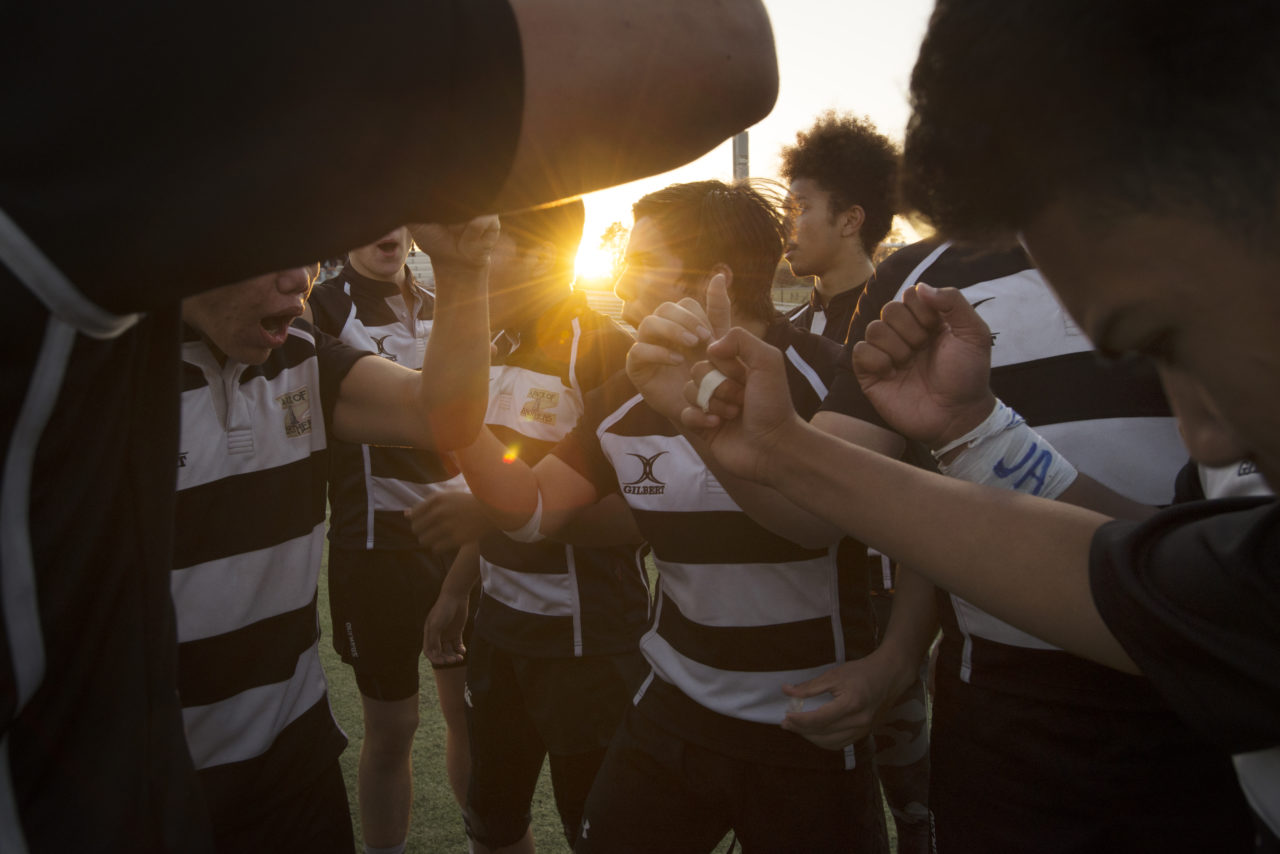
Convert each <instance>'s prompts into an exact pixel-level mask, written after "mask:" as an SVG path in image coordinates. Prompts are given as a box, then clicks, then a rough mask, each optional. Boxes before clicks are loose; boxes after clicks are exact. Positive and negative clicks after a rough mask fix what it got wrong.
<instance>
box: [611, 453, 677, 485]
mask: <svg viewBox="0 0 1280 854" xmlns="http://www.w3.org/2000/svg"><path fill="white" fill-rule="evenodd" d="M666 453H667V452H666V451H659V452H658V453H656V454H654V455H653V456H652V457H646V456H643V455H641V454H628V456H632V457H635V458H636V459H637V460H639V461H640V465H641V466H643V467H644V468H643V471H641V472H640V476H639V477H638V478H636V479H635V480H633V481H631V482H629V483H624V484H622V491H623V492H624V493H625V494H627V495H662V494H663V493H665V492H666V491H667V485H666V483H664V482H663V481H661V480H659V479H658V476H657V475H656V474H654V473H653V464H654V463H656V462H657V461H658V458H659V457H661V456H663V455H664V454H666ZM649 484H653V485H652V486H650V485H649Z"/></svg>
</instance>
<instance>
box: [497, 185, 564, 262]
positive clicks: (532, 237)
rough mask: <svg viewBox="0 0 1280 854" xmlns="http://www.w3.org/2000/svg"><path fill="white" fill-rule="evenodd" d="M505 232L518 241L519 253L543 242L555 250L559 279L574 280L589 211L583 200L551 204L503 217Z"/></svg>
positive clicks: (501, 219)
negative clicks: (579, 247)
mask: <svg viewBox="0 0 1280 854" xmlns="http://www.w3.org/2000/svg"><path fill="white" fill-rule="evenodd" d="M499 220H500V221H501V223H502V233H503V234H504V235H506V236H508V237H510V238H511V239H512V240H513V241H515V244H516V248H517V249H518V250H519V251H520V252H528V251H529V250H530V249H534V248H536V247H537V246H539V245H541V244H543V243H550V244H551V245H552V246H553V247H555V250H556V254H555V271H554V275H555V276H556V278H564V279H572V278H573V262H574V259H575V258H576V257H577V255H578V246H579V244H581V243H582V227H583V223H584V222H585V220H586V208H585V206H584V205H583V204H582V200H581V199H573V200H572V201H568V202H564V203H561V204H555V205H548V206H545V207H540V208H533V209H531V210H526V211H519V212H518V213H510V214H506V213H504V214H502V215H501V216H500V217H499Z"/></svg>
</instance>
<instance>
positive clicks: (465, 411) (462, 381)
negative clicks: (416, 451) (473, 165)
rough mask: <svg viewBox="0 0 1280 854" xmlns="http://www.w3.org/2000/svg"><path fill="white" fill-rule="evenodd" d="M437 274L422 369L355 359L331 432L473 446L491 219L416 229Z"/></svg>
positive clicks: (480, 398) (484, 353)
mask: <svg viewBox="0 0 1280 854" xmlns="http://www.w3.org/2000/svg"><path fill="white" fill-rule="evenodd" d="M413 234H414V239H415V240H416V241H417V242H418V245H419V246H422V248H423V249H424V250H425V251H427V253H428V254H429V255H430V256H431V260H432V266H433V268H434V269H435V271H436V322H435V323H434V324H433V327H432V333H431V337H430V338H429V339H428V341H427V354H426V358H425V359H424V360H423V363H422V370H421V371H412V370H409V369H407V368H404V367H402V366H400V365H397V364H395V363H393V362H388V361H386V360H384V359H361V360H360V361H358V362H356V363H355V365H353V366H352V368H351V370H350V371H349V372H348V373H347V376H346V377H345V378H344V379H343V381H342V385H341V387H340V388H339V393H338V400H337V402H336V404H335V405H334V412H333V428H334V432H335V433H336V434H337V435H338V437H339V438H342V439H345V440H347V441H349V442H359V443H361V444H366V445H412V446H414V447H418V448H428V449H435V450H442V451H444V450H452V449H453V448H457V447H460V446H462V445H465V444H467V443H469V442H471V441H472V440H473V439H474V438H475V435H476V432H477V431H478V430H479V429H480V425H481V424H482V423H483V421H484V413H485V408H486V404H487V401H488V394H489V374H488V366H489V310H488V287H487V285H488V280H489V267H488V265H489V254H490V252H491V251H492V249H493V244H494V243H495V242H496V241H497V239H498V221H497V217H480V218H477V219H474V220H472V221H471V222H469V223H466V224H464V225H460V226H451V227H449V228H443V227H441V226H414V227H413Z"/></svg>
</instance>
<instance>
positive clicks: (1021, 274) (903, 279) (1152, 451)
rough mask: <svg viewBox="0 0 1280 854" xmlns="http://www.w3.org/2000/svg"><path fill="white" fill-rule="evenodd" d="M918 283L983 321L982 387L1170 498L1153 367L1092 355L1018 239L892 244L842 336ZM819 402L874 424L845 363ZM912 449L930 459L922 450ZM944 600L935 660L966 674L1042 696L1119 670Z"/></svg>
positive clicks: (1165, 425) (1095, 473)
mask: <svg viewBox="0 0 1280 854" xmlns="http://www.w3.org/2000/svg"><path fill="white" fill-rule="evenodd" d="M917 282H926V283H928V284H930V285H932V286H934V287H938V288H942V287H954V288H960V289H962V290H963V291H964V295H965V297H966V298H967V299H968V300H969V302H970V304H972V305H973V306H974V308H975V309H976V310H977V312H978V314H979V315H980V316H981V317H982V319H983V320H984V321H986V323H987V325H988V326H989V327H990V329H991V340H992V350H991V387H992V389H993V390H994V391H995V393H996V395H997V396H998V397H999V398H1000V399H1001V400H1003V401H1004V402H1005V403H1007V404H1008V405H1009V406H1011V407H1013V408H1014V409H1016V410H1017V411H1018V412H1019V413H1020V414H1021V415H1022V416H1023V417H1024V418H1025V419H1026V421H1027V423H1028V424H1029V425H1031V426H1032V427H1034V428H1035V429H1036V430H1037V431H1038V432H1039V433H1040V434H1041V435H1042V436H1044V437H1045V438H1046V439H1047V440H1049V441H1050V442H1051V443H1052V444H1053V446H1054V447H1055V448H1057V449H1058V450H1059V451H1060V452H1061V453H1062V455H1063V456H1064V457H1066V458H1067V459H1068V460H1070V461H1071V462H1072V463H1073V464H1074V465H1075V466H1076V467H1077V468H1078V469H1079V470H1080V471H1081V472H1082V473H1084V474H1087V475H1089V476H1090V477H1092V478H1093V479H1095V480H1097V481H1099V482H1101V483H1102V484H1104V485H1105V486H1108V487H1110V488H1111V489H1113V490H1115V491H1116V492H1118V493H1120V494H1122V495H1124V496H1126V497H1128V498H1131V499H1133V500H1135V501H1139V502H1142V503H1146V504H1167V503H1169V501H1170V499H1171V498H1172V496H1173V484H1174V479H1175V476H1176V475H1177V472H1178V469H1179V467H1180V466H1181V465H1182V462H1183V461H1184V460H1185V458H1186V450H1185V448H1184V447H1183V445H1182V442H1181V439H1180V438H1179V436H1178V430H1177V426H1176V424H1175V423H1174V419H1173V418H1172V415H1171V412H1170V410H1169V406H1168V402H1167V401H1166V399H1165V397H1164V392H1163V390H1162V388H1161V386H1160V382H1159V379H1158V377H1157V376H1156V374H1155V371H1154V369H1153V368H1151V366H1149V365H1146V364H1110V363H1107V362H1105V361H1104V360H1103V359H1101V358H1100V357H1099V356H1098V355H1097V354H1096V353H1095V352H1094V350H1093V345H1092V343H1091V342H1090V341H1089V339H1088V338H1087V337H1085V335H1084V333H1083V332H1082V331H1081V330H1080V328H1079V326H1077V325H1076V323H1075V321H1074V320H1072V318H1071V317H1070V315H1068V314H1067V312H1066V310H1065V309H1064V308H1063V307H1062V304H1061V303H1060V302H1059V301H1058V298H1057V296H1056V295H1055V294H1054V293H1053V291H1052V290H1051V289H1050V288H1049V286H1048V285H1047V284H1046V283H1045V281H1044V278H1043V276H1041V275H1040V272H1039V271H1038V270H1036V269H1035V267H1034V266H1033V265H1032V263H1031V260H1030V259H1029V258H1028V257H1027V255H1026V253H1025V252H1023V251H1022V250H1021V249H1012V250H1008V251H1002V252H986V251H981V250H969V249H963V248H959V247H953V246H952V245H951V244H950V243H946V242H939V241H936V240H930V241H924V242H922V243H917V244H914V245H913V246H909V247H907V248H905V249H902V250H900V251H898V252H897V253H896V254H894V255H892V256H891V257H890V258H888V259H887V260H886V261H885V262H884V263H883V264H881V265H880V267H879V269H878V270H877V271H876V275H875V278H874V279H872V282H871V283H870V284H869V285H868V288H867V291H866V293H865V294H864V296H863V297H862V299H861V301H860V302H859V304H858V310H857V313H856V314H855V316H854V319H853V323H852V325H851V327H850V333H849V342H850V343H849V344H848V345H847V346H849V347H851V346H852V345H853V344H854V343H856V342H857V341H859V340H861V339H862V338H863V337H864V335H865V333H866V328H867V325H868V324H869V323H870V322H871V321H872V320H875V319H876V318H877V317H879V316H880V310H881V308H882V307H883V306H884V305H885V304H886V303H887V302H890V301H892V300H895V299H898V298H900V297H901V295H902V294H903V293H904V292H905V291H906V289H907V288H909V287H911V286H913V285H915V284H916V283H917ZM823 408H824V409H830V410H834V411H836V412H843V413H845V414H849V415H853V416H855V417H858V418H863V419H865V420H869V421H875V422H877V423H881V424H883V422H882V421H881V420H880V419H879V417H878V416H877V415H876V414H875V410H874V409H873V408H872V407H871V405H870V404H869V403H868V402H867V400H866V398H865V397H863V396H862V394H861V392H860V391H859V389H858V384H857V380H856V379H855V378H854V377H853V374H852V371H851V370H844V369H843V368H842V370H841V376H839V377H838V378H837V380H836V382H835V388H834V390H833V393H832V395H831V397H830V398H829V399H828V400H827V401H826V402H825V403H824V405H823ZM912 458H913V459H917V460H919V461H921V463H922V464H928V463H929V455H928V454H927V453H916V454H914V455H913V457H912ZM945 600H946V601H945V603H944V604H941V605H940V607H939V611H940V617H941V619H942V620H943V626H944V628H945V629H946V632H945V634H944V639H943V645H942V647H941V652H940V658H939V667H940V668H949V669H950V670H951V672H953V673H956V674H958V676H959V678H960V679H961V680H962V681H964V682H972V683H973V684H975V685H986V686H988V687H999V688H1002V689H1004V690H1011V691H1016V692H1018V693H1020V694H1026V693H1038V692H1044V693H1045V697H1046V699H1048V698H1053V697H1060V698H1065V697H1069V696H1073V695H1075V694H1076V692H1077V690H1078V689H1079V688H1080V686H1081V685H1088V684H1096V683H1097V682H1098V680H1103V679H1109V678H1110V677H1114V676H1117V674H1113V673H1104V671H1105V670H1106V669H1105V668H1102V667H1101V666H1099V665H1095V664H1092V663H1090V662H1087V661H1084V660H1083V659H1079V658H1076V657H1075V656H1071V655H1068V654H1067V653H1064V652H1062V651H1061V650H1059V649H1057V648H1056V647H1054V646H1051V645H1050V644H1047V643H1045V642H1044V641H1041V640H1040V639H1038V638H1035V637H1033V636H1031V635H1029V634H1027V633H1026V632H1023V631H1021V630H1019V629H1016V628H1014V627H1013V626H1010V625H1009V624H1007V623H1004V622H1002V621H1000V620H997V619H996V618H994V617H992V616H991V615H990V614H987V613H986V612H985V611H982V610H981V609H979V608H977V607H975V606H974V605H972V604H971V603H969V602H967V601H965V600H964V599H961V598H960V597H958V596H947V597H945ZM1108 684H1110V683H1109V682H1108Z"/></svg>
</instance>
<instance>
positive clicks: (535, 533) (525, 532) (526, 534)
mask: <svg viewBox="0 0 1280 854" xmlns="http://www.w3.org/2000/svg"><path fill="white" fill-rule="evenodd" d="M540 527H542V490H541V489H539V490H538V503H537V506H535V507H534V508H533V515H532V516H530V517H529V521H527V522H525V523H524V524H523V525H521V526H520V527H519V528H516V529H515V530H514V531H503V532H502V533H504V534H506V535H507V536H508V537H510V538H511V539H513V540H515V541H516V542H518V543H536V542H539V541H541V540H545V539H546V537H544V536H542V534H541V532H539V530H538V529H539V528H540Z"/></svg>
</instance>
